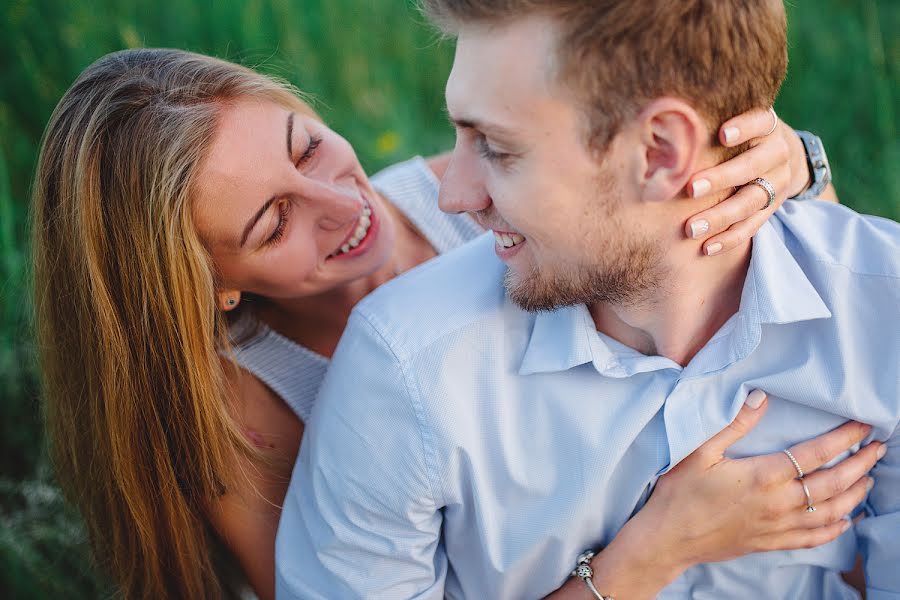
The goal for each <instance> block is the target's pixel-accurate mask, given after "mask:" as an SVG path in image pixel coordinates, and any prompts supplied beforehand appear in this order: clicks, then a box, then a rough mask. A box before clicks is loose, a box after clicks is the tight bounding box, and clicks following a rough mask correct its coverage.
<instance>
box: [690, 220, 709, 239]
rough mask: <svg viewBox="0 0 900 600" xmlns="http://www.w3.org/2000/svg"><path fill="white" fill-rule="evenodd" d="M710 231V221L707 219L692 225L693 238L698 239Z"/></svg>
mask: <svg viewBox="0 0 900 600" xmlns="http://www.w3.org/2000/svg"><path fill="white" fill-rule="evenodd" d="M707 231H709V221H707V220H706V219H697V220H696V221H694V222H693V223H691V237H692V238H694V239H697V238H698V237H700V236H701V235H703V234H705V233H706V232H707Z"/></svg>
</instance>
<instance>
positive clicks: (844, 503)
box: [791, 477, 872, 529]
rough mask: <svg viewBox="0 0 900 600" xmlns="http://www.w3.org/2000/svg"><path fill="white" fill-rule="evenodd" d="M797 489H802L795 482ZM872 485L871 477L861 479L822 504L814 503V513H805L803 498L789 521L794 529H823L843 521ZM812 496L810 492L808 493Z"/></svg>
mask: <svg viewBox="0 0 900 600" xmlns="http://www.w3.org/2000/svg"><path fill="white" fill-rule="evenodd" d="M796 483H797V487H798V488H801V494H802V487H801V485H800V482H799V481H798V482H796ZM871 485H872V478H871V477H863V478H861V479H859V480H858V481H857V482H856V483H854V484H853V485H851V486H850V487H849V488H847V489H846V490H845V491H843V492H841V493H840V494H838V495H836V496H834V497H833V498H829V499H828V500H825V501H822V502H815V501H814V502H815V507H816V510H815V512H806V498H805V497H804V500H803V506H801V507H797V508H796V509H794V512H792V513H791V520H792V521H793V524H794V527H796V528H806V529H813V528H816V527H824V526H826V525H830V524H831V523H835V522H837V521H840V520H841V519H844V518H845V517H846V516H847V515H849V514H850V513H852V512H853V509H855V508H856V507H857V506H859V504H860V503H861V502H862V501H863V500H864V499H865V498H866V494H868V493H869V490H870V489H871V487H870V486H871ZM810 494H812V491H810Z"/></svg>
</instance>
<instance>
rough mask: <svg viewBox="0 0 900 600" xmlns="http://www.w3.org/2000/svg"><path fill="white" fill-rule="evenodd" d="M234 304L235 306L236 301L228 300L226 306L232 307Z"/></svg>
mask: <svg viewBox="0 0 900 600" xmlns="http://www.w3.org/2000/svg"><path fill="white" fill-rule="evenodd" d="M235 304H237V300H235V299H234V298H229V299H228V306H234V305H235Z"/></svg>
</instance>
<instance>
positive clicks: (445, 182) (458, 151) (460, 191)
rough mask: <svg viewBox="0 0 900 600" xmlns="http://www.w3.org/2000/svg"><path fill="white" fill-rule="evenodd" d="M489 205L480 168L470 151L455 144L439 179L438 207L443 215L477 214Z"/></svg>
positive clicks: (488, 197) (489, 198)
mask: <svg viewBox="0 0 900 600" xmlns="http://www.w3.org/2000/svg"><path fill="white" fill-rule="evenodd" d="M490 205H491V197H490V195H489V194H488V193H487V189H486V188H485V185H484V174H483V173H482V167H481V165H480V164H479V162H478V160H477V158H476V157H474V156H472V153H471V151H467V150H465V149H463V148H460V146H459V145H458V144H457V146H456V148H455V149H454V150H453V155H452V156H451V158H450V164H449V165H448V166H447V171H446V172H445V173H444V177H443V179H441V189H440V193H439V194H438V206H439V207H440V209H441V210H442V211H444V212H445V213H451V214H455V213H462V212H472V213H474V212H478V211H481V210H484V209H486V208H487V207H489V206H490Z"/></svg>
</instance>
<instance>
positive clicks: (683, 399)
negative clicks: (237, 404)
mask: <svg viewBox="0 0 900 600" xmlns="http://www.w3.org/2000/svg"><path fill="white" fill-rule="evenodd" d="M493 245H494V241H493V237H492V236H491V235H490V234H488V235H486V236H484V237H482V238H479V239H477V240H475V241H474V242H473V243H471V244H469V245H467V246H465V247H463V248H461V249H460V250H457V251H454V252H452V253H450V254H447V255H444V256H442V257H439V258H438V259H436V260H434V261H432V262H431V263H430V264H427V265H425V266H423V267H422V268H419V269H417V270H415V271H414V272H411V273H410V274H408V275H407V276H404V277H402V278H400V279H398V280H395V281H394V282H391V283H390V284H388V285H386V286H383V287H382V288H381V289H379V290H377V291H376V292H375V293H374V294H373V295H371V296H370V297H369V298H367V299H366V300H365V301H364V302H363V303H361V304H360V305H359V306H358V307H357V309H356V310H355V311H354V313H353V315H352V316H351V319H350V323H349V325H348V327H347V330H346V333H345V334H344V337H343V339H342V340H341V343H340V345H339V347H338V350H337V352H336V353H335V355H334V360H333V364H332V367H331V370H330V372H329V373H328V375H327V377H326V380H325V383H324V385H323V388H322V392H321V395H320V398H319V402H318V403H317V405H316V408H315V410H314V412H313V416H312V419H311V421H310V422H309V423H308V424H307V429H306V433H305V439H304V441H303V444H302V448H301V452H300V457H299V460H298V464H297V467H296V469H295V472H294V476H293V480H292V482H291V486H290V490H289V492H288V496H287V498H286V500H285V505H284V509H283V513H282V518H281V525H280V527H279V533H278V540H277V556H276V559H277V588H278V596H279V598H280V599H285V598H323V599H324V598H328V599H334V598H341V599H343V598H385V599H391V600H395V599H401V598H431V599H437V598H442V597H445V596H446V597H448V598H470V599H479V600H480V599H484V598H491V599H498V600H502V599H507V598H508V599H519V598H540V597H543V596H544V595H546V594H548V593H550V592H552V591H553V590H555V589H556V588H558V587H559V586H560V585H561V584H562V583H564V581H565V580H566V578H567V576H568V574H569V572H570V571H571V569H572V567H573V565H574V563H575V558H576V556H577V555H578V554H579V553H580V552H581V551H582V550H584V549H586V548H590V547H596V546H600V545H603V544H606V543H608V542H609V541H610V540H611V539H612V538H613V537H614V536H615V534H616V532H618V531H619V529H621V527H622V525H623V524H624V523H625V522H626V521H627V520H628V519H629V517H630V516H632V514H633V513H634V512H636V511H637V510H638V509H639V508H640V507H641V506H642V505H643V504H644V502H646V500H647V497H648V496H649V494H650V491H651V490H652V488H653V485H654V483H655V482H656V481H657V479H658V477H659V476H660V475H662V474H663V473H665V472H666V471H667V470H668V469H670V468H671V467H672V466H673V465H675V464H677V463H678V462H679V461H680V460H682V459H683V458H684V457H685V456H687V455H688V454H689V453H691V452H692V451H693V450H694V449H696V448H697V447H698V446H700V445H701V444H702V443H703V442H704V441H706V440H708V439H709V438H710V437H712V436H713V435H714V434H715V433H717V432H718V431H720V430H721V429H722V428H723V427H725V426H726V425H727V424H728V423H730V422H731V421H732V419H733V418H734V416H735V415H736V414H737V412H738V410H739V409H740V407H741V405H742V404H743V402H744V399H745V397H746V396H747V394H748V393H749V392H750V391H751V390H753V389H756V388H760V389H763V390H766V391H767V392H768V393H769V408H768V412H767V413H766V415H765V417H764V418H763V420H762V423H761V424H760V425H759V426H757V427H756V428H755V429H754V430H753V431H752V432H751V433H750V434H749V435H748V436H747V437H746V438H744V439H743V440H741V441H740V442H739V443H738V444H737V445H735V446H734V447H733V448H732V449H731V454H732V455H733V456H744V455H756V454H762V453H769V452H778V451H780V450H782V449H783V448H787V447H788V446H791V445H793V444H796V443H797V442H800V441H803V440H807V439H810V438H812V437H815V436H817V435H819V434H821V433H824V432H826V431H829V430H831V429H833V428H834V427H837V426H838V425H840V424H841V423H844V422H846V421H847V420H849V419H857V420H860V421H863V422H866V423H870V424H872V425H873V426H874V429H873V432H872V435H871V436H870V439H878V440H887V442H888V446H889V450H888V453H887V456H886V457H885V458H884V459H883V460H882V461H881V463H880V464H879V465H878V466H877V467H876V469H875V470H874V471H873V475H874V477H875V481H876V483H875V488H874V489H873V491H872V492H871V493H870V495H869V498H868V501H867V508H868V510H869V512H870V513H871V516H870V517H868V518H866V519H864V520H863V521H861V522H860V524H859V525H857V526H856V527H855V528H852V529H850V530H849V531H848V532H846V533H845V534H844V535H842V536H841V537H840V538H838V539H837V540H835V541H834V542H832V543H830V544H827V545H825V546H821V547H819V548H814V549H810V550H797V551H790V552H769V553H762V554H754V555H750V556H746V557H743V558H740V559H737V560H733V561H729V562H723V563H715V564H707V565H699V566H696V567H693V568H691V569H689V570H688V571H687V572H685V573H684V575H683V576H682V577H680V578H679V579H678V580H677V581H675V582H674V583H673V584H672V585H671V586H669V587H668V588H666V589H665V590H664V591H663V592H662V593H661V595H660V598H663V599H666V600H669V599H676V598H677V599H683V598H694V599H700V600H703V599H710V600H711V599H716V600H720V599H723V598H754V599H755V598H766V599H767V600H772V599H777V598H785V599H808V600H830V599H844V598H856V597H857V595H856V592H855V591H853V590H852V589H851V588H849V587H848V586H847V585H846V584H844V582H843V581H842V580H841V578H840V575H839V572H840V571H842V570H847V569H850V568H851V567H852V566H853V561H854V557H855V555H856V553H857V549H858V548H860V549H862V550H863V551H864V552H865V553H866V554H867V579H868V586H869V592H868V593H869V599H870V600H887V599H894V600H897V599H900V433H898V423H900V368H898V362H900V226H898V224H896V223H894V222H891V221H887V220H884V219H878V218H873V217H863V216H860V215H857V214H856V213H854V212H852V211H850V210H849V209H846V208H844V207H841V206H835V205H831V204H827V203H824V202H816V203H808V204H798V203H793V202H789V203H787V204H786V205H785V206H784V207H783V208H782V209H781V210H779V212H778V213H777V214H776V217H775V218H774V219H772V220H770V223H768V224H766V225H765V226H764V227H763V228H762V229H761V230H760V232H759V233H758V234H757V236H756V237H755V238H754V243H753V252H752V259H751V264H750V268H749V271H748V275H747V279H746V283H745V285H744V290H743V295H742V298H741V305H740V310H739V312H738V313H737V314H735V315H734V316H733V317H732V318H731V319H730V320H729V321H728V322H727V323H726V324H725V325H724V326H723V327H722V328H721V330H720V331H719V332H718V333H717V334H716V335H715V336H714V337H713V338H712V339H711V340H710V341H709V342H708V343H707V344H706V346H705V347H704V348H703V349H702V350H701V351H700V352H699V353H698V354H697V355H696V357H694V359H693V360H691V362H690V363H689V364H688V365H687V366H686V367H684V368H682V367H681V366H679V365H678V364H676V363H674V362H672V361H670V360H668V359H666V358H662V357H659V356H645V355H642V354H640V353H638V352H636V351H634V350H632V349H630V348H628V347H626V346H624V345H622V344H620V343H618V342H616V341H614V340H612V339H611V338H609V337H607V336H605V335H603V334H601V333H598V332H597V331H596V329H595V327H594V323H593V321H592V319H591V317H590V315H589V313H588V311H587V309H586V307H584V306H575V307H571V308H565V309H561V310H557V311H553V312H542V313H538V314H531V313H527V312H524V311H522V310H520V309H519V308H517V307H516V306H515V305H513V304H512V303H511V302H510V301H509V300H508V298H507V297H506V294H505V291H504V288H503V275H504V272H505V267H504V265H503V263H501V262H500V261H499V260H498V259H497V258H496V256H495V254H494V250H493ZM798 485H799V484H798ZM647 551H648V552H651V553H652V552H653V541H652V540H647Z"/></svg>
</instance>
